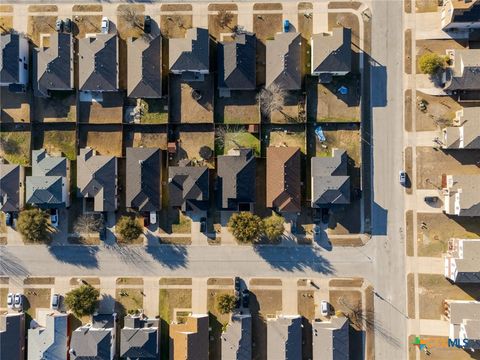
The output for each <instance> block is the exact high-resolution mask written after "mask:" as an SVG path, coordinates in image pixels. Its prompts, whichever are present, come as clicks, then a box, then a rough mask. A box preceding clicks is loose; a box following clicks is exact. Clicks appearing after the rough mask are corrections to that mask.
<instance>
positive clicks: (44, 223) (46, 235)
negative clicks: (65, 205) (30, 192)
mask: <svg viewBox="0 0 480 360" xmlns="http://www.w3.org/2000/svg"><path fill="white" fill-rule="evenodd" d="M17 229H18V231H19V232H20V234H22V236H23V239H24V240H25V241H27V242H48V241H49V240H50V231H49V227H48V215H47V213H45V212H44V211H42V210H40V209H29V210H23V211H22V212H21V213H20V215H19V216H18V222H17Z"/></svg>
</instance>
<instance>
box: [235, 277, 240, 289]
mask: <svg viewBox="0 0 480 360" xmlns="http://www.w3.org/2000/svg"><path fill="white" fill-rule="evenodd" d="M235 291H240V278H239V277H238V276H235Z"/></svg>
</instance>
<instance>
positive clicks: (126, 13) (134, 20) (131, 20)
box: [120, 6, 143, 29]
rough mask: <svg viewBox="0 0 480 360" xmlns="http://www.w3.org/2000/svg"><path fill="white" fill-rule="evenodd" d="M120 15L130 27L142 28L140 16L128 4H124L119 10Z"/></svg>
mask: <svg viewBox="0 0 480 360" xmlns="http://www.w3.org/2000/svg"><path fill="white" fill-rule="evenodd" d="M120 17H121V18H122V19H123V20H124V21H125V22H126V23H127V25H129V26H130V27H132V28H135V27H136V28H139V29H143V27H142V22H141V18H140V16H139V15H138V13H137V10H135V8H133V7H130V6H124V7H123V8H122V10H120Z"/></svg>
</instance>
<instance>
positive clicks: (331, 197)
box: [311, 149, 350, 208]
mask: <svg viewBox="0 0 480 360" xmlns="http://www.w3.org/2000/svg"><path fill="white" fill-rule="evenodd" d="M311 171H312V192H311V193H312V207H313V208H321V207H326V206H330V205H345V204H350V176H348V156H347V152H346V151H345V150H339V149H333V151H332V156H331V157H312V160H311Z"/></svg>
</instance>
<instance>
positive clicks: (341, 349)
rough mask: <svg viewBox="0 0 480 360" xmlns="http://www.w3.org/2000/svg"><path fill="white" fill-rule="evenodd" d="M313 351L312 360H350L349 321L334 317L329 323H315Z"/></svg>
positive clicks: (313, 326)
mask: <svg viewBox="0 0 480 360" xmlns="http://www.w3.org/2000/svg"><path fill="white" fill-rule="evenodd" d="M312 350H313V351H312V353H313V358H312V360H348V359H350V354H349V351H350V350H349V328H348V319H347V318H346V317H336V316H334V317H331V318H330V320H329V321H314V322H313V324H312Z"/></svg>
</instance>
